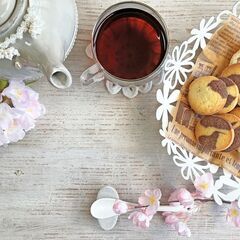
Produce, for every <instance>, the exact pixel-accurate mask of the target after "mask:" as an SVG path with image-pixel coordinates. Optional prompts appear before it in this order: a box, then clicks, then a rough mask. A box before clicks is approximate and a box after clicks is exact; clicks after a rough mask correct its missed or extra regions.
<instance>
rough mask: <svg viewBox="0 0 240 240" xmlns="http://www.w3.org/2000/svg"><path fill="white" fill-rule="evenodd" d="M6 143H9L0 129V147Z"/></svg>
mask: <svg viewBox="0 0 240 240" xmlns="http://www.w3.org/2000/svg"><path fill="white" fill-rule="evenodd" d="M8 143H9V140H8V139H7V137H6V136H5V134H4V131H3V130H2V129H0V146H3V145H5V144H8Z"/></svg>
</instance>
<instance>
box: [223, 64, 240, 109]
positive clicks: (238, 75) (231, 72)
mask: <svg viewBox="0 0 240 240" xmlns="http://www.w3.org/2000/svg"><path fill="white" fill-rule="evenodd" d="M222 77H227V78H230V79H231V80H232V81H233V82H234V83H235V84H236V85H237V86H238V90H239V92H240V63H237V64H233V65H230V66H229V67H227V68H226V69H225V70H224V71H223V73H222ZM238 104H240V95H239V100H238Z"/></svg>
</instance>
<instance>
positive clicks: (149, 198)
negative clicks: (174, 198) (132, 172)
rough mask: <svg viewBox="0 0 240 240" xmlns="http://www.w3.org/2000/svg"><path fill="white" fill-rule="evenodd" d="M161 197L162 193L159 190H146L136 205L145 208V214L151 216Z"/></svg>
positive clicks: (155, 210)
mask: <svg viewBox="0 0 240 240" xmlns="http://www.w3.org/2000/svg"><path fill="white" fill-rule="evenodd" d="M161 197H162V193H161V190H160V189H155V190H146V191H145V193H144V195H143V196H141V197H140V198H139V199H138V203H139V204H140V205H141V206H146V207H147V208H146V214H147V215H148V216H152V215H154V214H155V213H156V212H157V210H158V208H159V205H160V199H161Z"/></svg>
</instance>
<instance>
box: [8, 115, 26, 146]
mask: <svg viewBox="0 0 240 240" xmlns="http://www.w3.org/2000/svg"><path fill="white" fill-rule="evenodd" d="M4 134H5V136H6V138H7V139H8V141H9V142H13V143H15V142H18V141H19V140H22V139H23V138H24V137H25V132H24V130H23V127H22V125H21V122H20V121H19V120H18V119H14V120H13V122H12V124H11V125H10V126H9V127H8V128H7V129H5V131H4Z"/></svg>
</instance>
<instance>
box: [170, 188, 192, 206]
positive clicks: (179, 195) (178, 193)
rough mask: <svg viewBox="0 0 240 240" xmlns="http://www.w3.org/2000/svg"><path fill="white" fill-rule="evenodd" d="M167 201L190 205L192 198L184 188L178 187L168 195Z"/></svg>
mask: <svg viewBox="0 0 240 240" xmlns="http://www.w3.org/2000/svg"><path fill="white" fill-rule="evenodd" d="M168 202H170V203H171V202H179V203H180V204H182V205H183V206H185V207H189V206H192V205H193V204H194V199H193V197H192V195H191V193H190V192H189V191H188V190H187V189H185V188H179V189H177V190H175V191H174V192H173V193H172V194H171V195H170V197H169V199H168Z"/></svg>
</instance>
